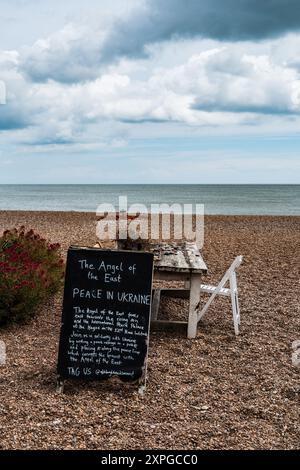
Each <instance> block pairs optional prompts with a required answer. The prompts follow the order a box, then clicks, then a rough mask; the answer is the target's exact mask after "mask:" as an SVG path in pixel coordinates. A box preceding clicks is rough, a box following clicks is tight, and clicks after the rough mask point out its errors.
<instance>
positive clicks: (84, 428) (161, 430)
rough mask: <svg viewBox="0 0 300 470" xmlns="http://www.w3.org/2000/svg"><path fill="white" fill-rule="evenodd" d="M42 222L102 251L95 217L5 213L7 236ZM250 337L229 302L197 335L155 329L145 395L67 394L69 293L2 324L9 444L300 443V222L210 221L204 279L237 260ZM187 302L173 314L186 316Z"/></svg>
mask: <svg viewBox="0 0 300 470" xmlns="http://www.w3.org/2000/svg"><path fill="white" fill-rule="evenodd" d="M21 225H25V226H26V228H28V229H30V228H33V229H34V230H36V231H37V232H38V233H40V234H41V235H43V236H44V237H46V238H48V239H49V240H51V241H52V242H53V243H56V242H59V243H60V244H61V247H62V254H63V255H64V256H65V255H66V252H67V249H68V246H69V245H70V244H73V245H86V246H93V245H94V244H95V242H96V232H95V231H96V219H95V216H94V214H93V213H77V212H26V211H23V212H21V211H1V212H0V231H1V232H2V231H4V230H5V229H9V228H13V227H15V226H17V227H20V226H21ZM240 254H241V255H243V256H244V262H243V264H242V266H241V267H240V269H239V271H238V286H239V295H240V307H241V334H240V336H238V337H235V335H234V331H233V324H232V317H231V307H230V303H229V300H228V299H224V298H221V299H217V300H216V301H215V302H214V303H213V304H212V306H211V308H210V309H209V311H208V313H207V315H206V316H205V317H204V319H203V321H202V322H201V323H200V324H199V327H198V335H197V338H196V339H194V340H188V339H187V338H186V336H185V335H184V334H183V333H181V332H178V331H172V332H168V331H153V332H150V347H149V358H148V381H147V390H146V393H145V395H144V396H140V395H139V394H138V393H137V389H136V387H133V386H124V385H123V384H118V383H105V382H103V383H89V384H85V383H74V382H69V383H67V385H66V388H65V393H64V394H57V392H56V363H57V349H58V341H59V331H60V321H61V305H62V290H61V291H60V292H59V293H57V294H56V295H55V296H54V297H52V298H51V299H49V301H48V302H47V303H46V304H45V305H43V306H42V307H41V309H40V310H39V312H37V314H36V316H35V317H34V318H33V319H32V320H30V322H28V323H26V324H22V325H20V324H17V325H9V326H7V327H5V328H2V329H0V340H2V341H4V342H5V344H6V348H7V362H6V365H3V366H0V449H105V450H109V449H120V448H121V449H153V448H155V449H163V448H168V449H297V448H299V446H300V424H299V405H300V369H299V368H296V367H295V366H293V364H292V342H293V341H295V340H298V339H300V308H299V279H300V217H299V216H289V217H283V216H223V215H222V216H206V217H205V238H204V247H203V249H202V255H203V258H204V260H205V262H206V264H207V266H208V275H207V276H205V279H203V280H204V282H205V283H209V284H217V283H218V282H219V280H220V279H221V277H222V275H223V274H224V272H225V271H226V269H227V268H228V266H229V265H230V264H231V262H232V260H233V259H234V258H235V256H237V255H240ZM185 309H186V305H185V301H183V300H172V301H170V302H169V303H168V304H167V305H166V306H165V313H164V314H165V315H168V316H170V317H171V316H172V317H174V318H175V319H176V318H179V319H180V318H182V316H183V315H184V311H185Z"/></svg>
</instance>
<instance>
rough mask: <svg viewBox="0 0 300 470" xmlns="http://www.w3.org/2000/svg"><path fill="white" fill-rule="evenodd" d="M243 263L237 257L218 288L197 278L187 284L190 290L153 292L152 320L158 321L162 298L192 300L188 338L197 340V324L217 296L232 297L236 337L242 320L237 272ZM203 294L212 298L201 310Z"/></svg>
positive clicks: (239, 257) (159, 290)
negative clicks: (227, 285)
mask: <svg viewBox="0 0 300 470" xmlns="http://www.w3.org/2000/svg"><path fill="white" fill-rule="evenodd" d="M242 261H243V257H242V256H237V257H236V258H235V260H234V261H233V263H232V264H231V266H230V267H229V268H228V269H227V271H226V273H225V274H224V276H223V277H222V279H221V281H220V283H219V284H218V285H217V286H211V285H207V284H200V282H199V281H198V278H199V277H196V278H195V279H194V281H193V282H192V284H191V282H190V281H188V282H187V287H188V286H189V289H176V288H173V289H155V290H154V292H153V300H152V313H151V320H152V321H157V315H158V310H159V305H160V300H161V296H165V297H173V298H190V307H189V308H190V315H189V322H188V337H189V338H195V337H196V334H197V324H198V323H199V321H200V320H201V319H202V318H203V316H204V315H205V313H206V312H207V310H208V308H209V306H210V305H211V303H212V302H213V300H214V298H215V297H216V296H217V295H224V296H227V297H230V299H231V306H232V316H233V325H234V332H235V334H236V335H238V334H239V326H240V323H241V318H240V308H239V299H238V289H237V281H236V273H235V271H236V269H237V268H238V267H239V266H240V265H241V263H242ZM197 281H198V282H199V283H198V282H197ZM227 282H229V288H226V287H225V285H226V283H227ZM201 292H205V293H207V294H211V296H210V298H209V300H208V301H207V302H206V304H205V305H204V306H203V307H202V309H201V310H200V305H201V298H200V299H199V295H201ZM192 294H193V295H192ZM191 297H192V299H194V300H193V301H192V302H191ZM171 323H176V322H171ZM177 323H178V322H177ZM181 323H182V322H181Z"/></svg>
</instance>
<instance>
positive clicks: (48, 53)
mask: <svg viewBox="0 0 300 470" xmlns="http://www.w3.org/2000/svg"><path fill="white" fill-rule="evenodd" d="M101 45H102V33H101V32H99V31H97V32H94V31H90V30H87V29H86V28H84V27H78V26H76V27H75V26H74V25H72V24H69V25H67V26H65V27H64V28H63V29H62V30H61V31H58V32H56V33H53V34H52V35H51V36H49V37H48V38H46V39H40V40H38V41H36V42H35V43H34V44H33V46H31V47H26V48H24V50H23V53H22V58H21V62H20V69H21V70H22V72H23V73H25V75H26V76H27V77H29V78H30V79H31V80H32V81H34V82H44V81H47V80H49V79H53V80H56V81H58V82H62V83H72V82H76V81H84V80H87V79H89V80H90V79H93V78H95V77H96V76H97V75H98V72H99V60H100V57H101Z"/></svg>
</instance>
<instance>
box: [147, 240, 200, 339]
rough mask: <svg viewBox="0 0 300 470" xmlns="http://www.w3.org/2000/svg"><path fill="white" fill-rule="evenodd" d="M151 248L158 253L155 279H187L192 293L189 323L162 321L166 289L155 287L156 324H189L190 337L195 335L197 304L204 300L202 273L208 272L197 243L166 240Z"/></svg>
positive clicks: (153, 302) (153, 313)
mask: <svg viewBox="0 0 300 470" xmlns="http://www.w3.org/2000/svg"><path fill="white" fill-rule="evenodd" d="M151 251H153V253H154V280H167V281H183V282H184V283H185V288H186V289H188V292H187V293H188V295H189V309H188V319H187V321H186V322H175V321H169V320H168V321H166V320H159V319H158V311H159V305H160V297H161V292H162V290H161V289H154V293H153V300H152V312H151V322H152V326H154V327H155V326H163V325H164V324H165V325H166V324H169V325H170V324H171V325H172V324H174V325H178V324H181V325H182V326H184V325H186V326H187V336H188V338H195V337H196V335H197V311H196V307H197V305H198V304H199V299H200V285H201V282H200V281H201V276H202V275H203V274H206V273H207V267H206V264H205V262H204V261H203V259H202V256H201V254H200V252H199V250H198V248H197V245H196V244H195V243H191V242H181V243H163V244H156V245H153V246H152V247H151ZM174 290H177V289H172V291H174ZM179 291H180V290H178V292H179ZM164 292H168V290H167V291H165V290H164ZM178 292H176V294H178ZM185 292H186V291H185ZM176 296H177V295H176Z"/></svg>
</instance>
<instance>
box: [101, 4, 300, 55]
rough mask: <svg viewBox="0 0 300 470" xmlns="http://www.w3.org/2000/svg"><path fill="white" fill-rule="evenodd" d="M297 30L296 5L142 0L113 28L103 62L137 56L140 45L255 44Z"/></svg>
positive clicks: (298, 14) (299, 25) (299, 11)
mask: <svg viewBox="0 0 300 470" xmlns="http://www.w3.org/2000/svg"><path fill="white" fill-rule="evenodd" d="M299 29H300V5H299V0H263V1H262V0H201V1H200V0H163V1H161V0H148V2H147V8H146V9H140V10H139V11H136V12H135V13H133V14H132V15H131V18H129V20H127V21H124V22H122V21H120V22H119V23H116V24H115V27H114V29H113V30H112V31H111V33H110V34H109V35H108V37H107V39H106V41H105V43H104V47H103V58H105V59H106V60H109V59H111V58H112V57H116V56H117V57H118V56H122V55H127V56H135V57H138V56H143V55H145V49H144V48H145V45H147V44H150V43H154V42H159V41H164V40H169V39H172V38H176V37H195V36H199V37H203V38H204V37H205V38H212V39H217V40H229V41H238V40H260V39H264V38H269V37H274V36H279V35H282V34H284V33H287V32H290V31H295V30H299Z"/></svg>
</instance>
